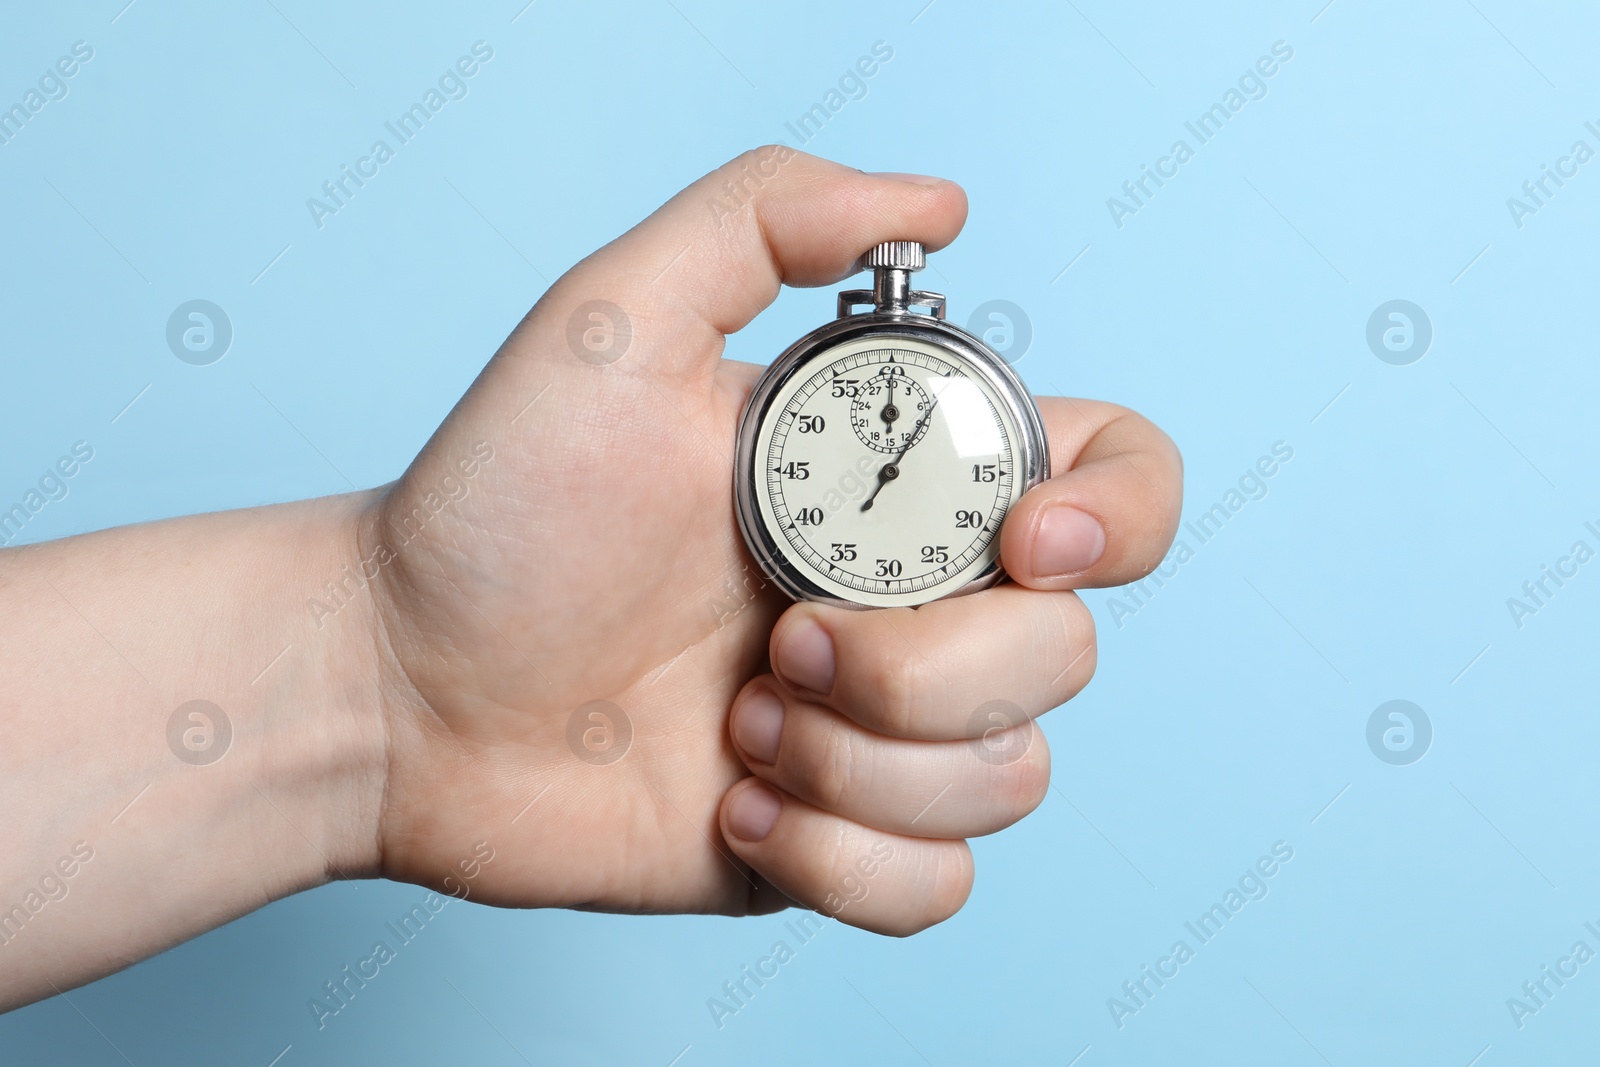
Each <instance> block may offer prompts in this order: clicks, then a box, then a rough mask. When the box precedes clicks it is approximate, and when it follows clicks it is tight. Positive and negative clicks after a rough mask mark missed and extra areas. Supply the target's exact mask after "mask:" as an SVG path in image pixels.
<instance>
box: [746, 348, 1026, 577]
mask: <svg viewBox="0 0 1600 1067" xmlns="http://www.w3.org/2000/svg"><path fill="white" fill-rule="evenodd" d="M890 409H892V410H890ZM1011 410H1012V407H1011V406H1009V405H1007V404H1006V403H1005V402H1004V401H1003V400H1002V399H1001V397H1000V396H999V394H998V393H997V392H996V391H995V386H994V385H993V384H991V382H990V380H989V378H988V376H986V375H985V374H984V373H982V371H981V370H979V369H977V368H974V367H973V366H972V365H971V364H970V363H968V362H967V360H966V359H965V357H963V356H961V355H959V354H957V353H956V352H953V351H950V350H947V349H945V348H943V347H941V346H938V345H934V344H931V343H929V342H926V341H923V340H920V339H914V338H909V337H892V336H891V337H888V338H885V337H883V336H881V335H879V336H874V337H868V338H861V339H858V340H855V341H847V342H844V343H842V344H840V345H837V346H835V347H833V348H831V349H829V350H827V351H826V352H825V353H823V354H822V355H821V356H818V357H814V358H813V359H812V360H811V361H810V362H808V363H807V364H806V367H805V369H804V370H803V371H801V372H800V373H797V374H795V375H794V376H793V377H792V378H790V379H789V380H788V381H787V382H785V383H784V384H783V385H782V386H781V387H780V388H779V389H778V390H777V392H776V393H775V395H774V396H773V399H772V403H771V404H770V406H769V407H768V408H767V413H766V415H765V416H764V418H763V419H762V424H761V427H760V429H759V430H758V434H759V437H758V439H757V442H756V450H755V456H756V463H757V465H758V469H757V471H756V472H755V473H756V488H757V493H756V496H757V504H758V508H759V510H760V513H761V518H762V521H763V522H764V523H765V524H766V526H767V528H768V531H769V533H770V534H771V535H772V539H773V541H774V542H775V543H776V544H777V545H778V546H779V547H780V549H781V550H782V551H783V554H784V556H785V558H786V559H787V561H788V563H789V564H790V565H791V566H793V567H795V568H797V569H799V570H800V571H801V572H802V573H803V574H804V576H805V577H807V578H808V579H809V580H810V581H811V582H812V584H814V585H816V586H817V587H819V588H820V589H822V590H823V591H824V592H826V593H828V594H829V595H831V596H837V597H839V598H841V599H845V600H849V601H852V602H854V603H859V604H867V605H872V606H891V605H902V606H908V605H914V604H921V603H925V602H927V601H930V600H935V599H938V598H939V597H941V596H945V595H947V594H949V593H952V592H954V591H955V590H957V589H959V588H960V587H961V586H963V585H965V584H967V583H968V582H970V581H972V580H973V579H974V578H976V577H978V576H979V575H981V574H983V573H985V572H986V571H987V570H988V568H989V566H990V565H991V564H992V563H994V561H995V559H996V558H997V557H998V555H999V551H1000V542H999V531H1000V523H1001V520H1003V519H1004V518H1005V515H1006V512H1007V510H1008V509H1009V508H1010V507H1011V505H1012V504H1014V503H1016V501H1017V498H1018V497H1019V496H1020V495H1021V493H1022V490H1023V489H1024V488H1025V487H1026V477H1027V472H1025V471H1024V472H1019V471H1018V464H1019V457H1020V456H1021V455H1022V454H1023V447H1024V446H1023V443H1022V442H1023V440H1024V438H1023V436H1022V435H1023V432H1024V431H1023V428H1022V427H1020V426H1018V425H1017V424H1016V423H1015V421H1014V417H1013V416H1012V415H1011V414H1010V412H1011Z"/></svg>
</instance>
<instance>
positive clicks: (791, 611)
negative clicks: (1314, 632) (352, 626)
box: [358, 148, 1181, 934]
mask: <svg viewBox="0 0 1600 1067" xmlns="http://www.w3.org/2000/svg"><path fill="white" fill-rule="evenodd" d="M730 181H732V182H733V183H735V187H737V188H740V189H742V190H745V191H746V193H747V194H748V195H747V199H745V200H744V202H743V204H742V206H741V207H739V208H738V210H736V211H732V212H730V211H729V210H728V206H727V205H728V200H727V193H726V189H727V188H729V186H728V185H727V183H729V182H730ZM752 185H753V186H754V189H753V192H751V191H750V189H751V186H752ZM714 204H715V205H717V206H716V207H714V206H713V205H714ZM965 214H966V200H965V196H964V194H963V193H962V191H961V190H960V189H959V188H958V187H957V186H956V185H954V184H952V183H950V182H943V181H933V180H931V179H928V180H924V179H914V178H913V179H905V178H903V177H901V176H874V175H867V174H862V173H860V172H858V171H854V170H851V169H849V168H846V167H842V166H838V165H836V164H832V163H829V162H826V161H823V160H820V159H816V158H813V157H810V156H806V155H804V154H801V153H796V152H793V151H792V150H789V149H783V148H774V149H765V150H762V151H761V152H759V153H750V154H747V155H745V156H743V157H740V158H739V159H737V160H735V161H733V162H732V163H730V164H729V165H728V166H726V167H724V168H722V169H720V170H718V171H716V172H713V173H712V174H710V175H708V176H706V177H705V178H703V179H701V180H700V181H698V182H696V183H695V184H694V185H691V186H690V187H689V188H688V189H686V190H684V191H683V192H682V193H680V194H679V195H678V196H676V197H675V198H673V199H672V200H671V201H670V202H669V203H667V204H666V205H665V206H664V207H662V208H661V209H660V210H659V211H657V212H656V213H655V214H654V215H652V216H651V217H650V218H649V219H647V220H645V221H644V222H643V223H641V224H640V225H639V226H638V227H636V228H635V229H633V230H632V231H630V232H629V233H627V234H625V235H624V236H623V237H621V238H619V239H618V240H617V241H615V242H613V243H612V244H610V245H608V246H607V247H605V248H604V249H601V250H600V251H599V252H597V253H595V254H594V255H592V256H590V257H589V258H587V259H585V260H584V261H583V262H581V263H579V264H578V265H577V266H576V267H574V268H573V269H572V270H571V271H570V272H569V273H568V274H567V275H566V276H564V277H563V278H562V279H561V280H560V281H558V282H557V283H556V285H554V286H553V287H552V288H551V289H550V290H549V292H547V293H546V294H545V295H544V296H543V297H542V298H541V299H540V300H539V302H538V304H537V306H535V307H534V308H533V310H532V311H531V312H529V314H528V316H527V317H526V318H525V319H524V320H523V322H522V323H521V324H520V325H519V326H518V327H517V329H516V330H515V331H514V332H513V333H512V335H511V336H510V337H509V338H508V339H507V341H506V342H505V344H504V345H503V346H502V348H501V350H500V351H499V352H498V353H497V354H496V356H495V358H494V359H493V361H492V362H491V363H490V364H489V366H488V367H487V368H486V369H485V370H484V372H483V374H482V375H481V376H480V377H479V378H478V380H477V382H476V383H475V384H474V385H473V386H472V388H471V389H470V390H469V391H468V393H467V394H466V396H465V397H463V399H462V400H461V402H460V403H459V404H458V405H457V406H456V408H455V410H454V411H453V412H452V413H451V415H450V416H449V417H448V418H447V419H446V421H445V423H444V424H443V425H442V426H441V427H440V429H439V430H438V432H437V433H436V434H435V435H434V437H433V439H432V440H431V441H430V442H429V443H428V445H427V447H426V448H425V449H424V450H423V452H422V454H421V455H420V456H419V457H418V458H417V460H416V462H415V463H413V464H412V466H411V468H410V469H409V470H408V471H407V473H406V474H405V476H404V477H403V478H402V479H401V480H400V481H399V482H397V483H395V485H394V486H392V487H391V488H390V489H389V490H388V491H387V492H386V493H384V494H383V495H382V496H381V497H379V498H377V499H375V501H374V502H373V503H372V505H371V506H370V507H369V508H368V509H367V511H366V513H365V514H364V515H363V516H362V518H361V520H360V522H359V523H358V528H359V531H360V534H359V540H360V545H359V552H360V555H361V557H362V558H363V559H364V560H376V561H378V564H379V565H378V567H377V570H378V573H379V577H377V578H376V579H375V580H374V581H373V583H372V589H373V594H374V608H375V611H374V612H373V616H372V617H373V619H374V620H375V621H374V625H375V626H376V629H377V633H376V635H375V636H376V641H375V645H376V648H377V652H376V653H375V656H376V660H375V662H376V666H375V668H374V671H375V672H376V674H375V677H376V684H377V686H378V691H379V693H380V694H381V697H382V703H383V707H384V712H383V714H384V719H385V725H386V732H387V746H388V754H387V779H386V785H385V787H384V789H383V792H382V795H383V801H382V811H381V817H380V819H379V824H378V831H377V842H376V846H377V848H378V855H379V857H380V858H379V859H378V861H377V864H376V865H377V867H378V868H379V870H380V871H381V873H382V874H384V875H387V876H389V877H393V878H399V879H405V880H410V881H415V882H419V883H422V884H424V885H429V886H432V887H436V888H440V889H442V890H444V891H447V892H449V891H455V889H456V887H457V886H459V885H460V883H459V881H458V880H457V881H455V883H454V884H452V881H451V880H452V877H453V876H454V878H455V879H459V872H458V870H457V865H458V863H459V862H460V861H461V860H463V859H464V858H466V857H469V856H471V855H472V854H473V847H474V843H475V842H478V841H486V842H488V843H489V844H490V845H491V846H492V847H493V848H494V850H495V852H494V855H495V860H494V862H493V863H492V864H489V865H486V866H483V867H482V868H481V869H477V868H474V872H475V877H474V878H473V879H472V881H471V885H470V893H471V895H472V896H473V898H474V899H478V900H482V901H485V902H488V903H493V904H500V905H510V906H522V907H543V906H566V907H585V908H594V909H600V910H608V911H634V912H717V913H723V914H731V915H741V914H750V913H760V912H767V911H773V910H777V909H781V908H783V907H787V906H788V905H789V904H790V902H791V901H798V902H799V903H801V904H803V905H805V906H808V907H812V908H817V909H820V910H824V911H826V912H828V913H829V914H833V915H836V917H838V918H839V919H841V920H843V921H845V922H848V923H851V924H853V925H857V926H861V927H864V928H867V929H871V930H877V931H882V932H886V933H896V934H904V933H910V932H914V931H916V930H919V929H922V928H924V927H926V926H928V925H930V924H932V923H936V922H939V921H941V920H943V919H945V918H947V917H948V916H950V915H951V914H953V913H954V912H955V911H956V910H957V909H958V908H959V907H960V906H961V904H962V903H963V902H964V901H965V899H966V897H967V895H968V892H969V890H970V888H971V884H972V878H973V868H972V860H971V854H970V851H969V850H968V848H967V846H966V843H965V841H964V840H963V839H964V838H966V837H969V836H974V835H979V834H986V833H991V832H993V831H995V830H998V829H1001V828H1002V827H1004V826H1007V825H1009V824H1011V823H1012V822H1015V821H1016V820H1017V819H1019V818H1021V817H1022V816H1023V815H1025V814H1027V813H1028V812H1029V811H1031V810H1032V809H1033V808H1034V807H1035V806H1036V805H1037V804H1038V803H1039V802H1040V801H1041V800H1042V799H1043V796H1044V793H1045V790H1046V788H1047V787H1048V781H1049V756H1048V751H1047V746H1046V745H1045V743H1044V740H1043V737H1042V736H1041V735H1039V734H1038V733H1037V732H1036V731H1035V729H1034V727H1033V725H1032V723H1031V717H1032V716H1036V715H1039V714H1042V713H1043V712H1045V711H1047V710H1049V709H1050V708H1052V707H1054V706H1056V705H1058V704H1060V703H1062V702H1063V701H1066V700H1068V699H1070V698H1071V697H1072V696H1073V695H1074V694H1075V693H1077V692H1078V690H1079V689H1080V688H1081V687H1082V686H1083V685H1084V684H1085V683H1086V682H1087V681H1088V680H1089V677H1090V675H1091V674H1092V673H1093V670H1094V665H1095V651H1094V634H1093V624H1092V621H1091V619H1090V617H1089V612H1088V610H1087V609H1086V608H1085V607H1084V606H1083V604H1082V603H1081V602H1080V601H1079V600H1078V598H1077V596H1076V595H1074V593H1072V592H1071V590H1073V589H1077V588H1082V587H1086V586H1096V585H1111V584H1120V583H1122V582H1125V581H1128V580H1131V579H1134V578H1137V577H1141V576H1143V575H1144V574H1146V573H1148V572H1149V571H1150V570H1151V569H1152V568H1153V567H1154V566H1155V565H1156V564H1157V563H1158V562H1159V561H1160V559H1161V558H1162V555H1163V553H1164V552H1165V550H1166V548H1167V546H1168V545H1169V543H1170V542H1171V539H1172V536H1173V533H1174V531H1175V528H1176V525H1177V520H1178V511H1179V502H1180V500H1179V498H1180V492H1181V462H1180V460H1179V457H1178V454H1177V451H1176V449H1175V448H1174V447H1173V445H1172V444H1171V442H1170V441H1169V440H1168V439H1167V438H1166V437H1165V436H1164V435H1163V434H1162V433H1161V432H1160V431H1159V430H1157V429H1156V428H1155V427H1154V426H1152V425H1151V424H1150V423H1149V422H1147V421H1146V420H1144V419H1142V418H1141V417H1139V416H1137V415H1135V414H1132V413H1130V412H1127V411H1125V410H1123V409H1120V408H1117V407H1114V406H1111V405H1107V404H1099V403H1095V402H1091V401H1071V400H1050V399H1045V400H1041V401H1040V407H1041V411H1042V413H1043V415H1044V418H1045V421H1046V425H1047V427H1048V433H1049V439H1050V445H1051V468H1052V470H1054V471H1056V472H1057V474H1056V476H1055V477H1054V478H1052V479H1051V480H1050V481H1049V482H1048V483H1046V484H1044V485H1041V486H1039V487H1036V488H1035V489H1034V490H1032V491H1031V492H1029V493H1028V494H1027V495H1026V496H1025V497H1024V498H1023V499H1022V500H1021V501H1020V502H1019V503H1018V504H1017V505H1016V506H1015V507H1014V508H1013V509H1012V511H1011V513H1010V515H1009V516H1008V518H1007V519H1006V522H1005V526H1004V529H1003V530H1002V535H1001V544H1002V558H1003V561H1004V564H1005V567H1006V569H1007V571H1008V572H1009V574H1010V575H1011V577H1012V579H1013V582H1011V583H1005V584H1002V585H1000V586H997V587H994V588H991V589H988V590H984V591H982V592H979V593H975V594H972V595H970V596H965V597H959V598H956V599H952V600H945V601H939V602H935V603H933V604H929V605H926V606H924V607H922V608H920V609H917V610H909V609H892V610H885V611H862V612H855V611H849V610H844V609H838V608H832V607H826V606H822V605H817V604H796V605H790V604H789V603H788V602H787V600H785V599H784V598H782V596H781V594H778V593H777V592H776V591H775V590H773V589H772V588H771V587H770V586H764V583H762V581H761V577H760V575H759V573H758V572H757V571H756V570H755V569H754V567H753V566H752V564H751V562H750V559H749V556H748V555H747V553H746V551H745V548H744V546H743V544H742V542H741V540H740V537H739V533H738V529H737V525H736V521H735V518H734V510H733V502H732V462H733V461H732V452H733V444H734V439H735V432H736V427H737V422H738V418H739V414H740V410H741V407H742V405H743V402H744V399H745V397H746V395H747V393H748V391H749V389H750V387H751V386H752V384H753V383H754V381H755V379H756V377H757V375H758V374H759V373H760V371H761V368H760V367H759V366H756V365H752V364H746V363H738V362H733V361H730V360H725V359H723V358H721V356H722V352H723V347H724V338H725V336H726V335H728V334H732V333H734V332H736V331H737V330H739V329H740V328H742V327H743V326H744V325H745V324H747V323H748V322H749V321H750V320H751V319H752V318H754V317H755V315H756V314H757V313H759V312H760V311H761V310H762V309H763V308H764V307H766V306H767V305H768V304H769V303H771V301H772V300H773V299H774V298H775V297H776V295H777V293H778V289H779V286H780V284H789V285H798V286H817V285H825V284H829V283H832V282H835V281H837V280H839V279H840V278H842V277H844V276H846V275H847V274H848V273H850V271H851V269H852V266H853V264H854V262H855V261H856V260H857V259H858V257H859V256H860V255H861V254H862V253H863V252H864V251H865V250H867V249H869V248H871V247H872V246H873V245H875V244H877V243H879V242H882V241H886V240H915V241H920V242H922V243H923V244H925V245H926V246H927V247H928V248H929V249H930V250H932V249H938V248H941V247H943V246H945V245H947V244H949V243H950V241H951V240H953V239H954V238H955V236H956V234H957V233H958V231H959V230H960V228H961V226H962V223H963V222H964V221H965ZM594 301H605V302H608V303H609V304H610V305H614V308H617V309H621V311H622V312H623V313H624V314H625V315H626V319H627V323H628V331H627V332H626V334H624V333H623V332H618V333H617V334H616V335H615V336H614V337H613V338H612V339H611V345H610V347H609V348H607V349H603V350H602V351H601V352H599V353H591V352H589V351H588V350H587V349H583V348H581V346H575V345H574V344H573V343H572V339H573V338H574V337H577V336H581V334H582V331H583V330H585V329H587V328H589V327H590V326H591V325H595V324H596V323H595V322H592V321H591V320H590V319H589V317H588V314H589V311H590V310H593V308H592V306H591V302H594ZM596 321H597V322H598V325H600V326H601V328H602V329H603V328H604V326H605V323H604V322H603V321H598V320H596ZM614 325H615V323H614ZM580 353H581V355H582V357H583V358H580ZM612 356H614V357H615V358H614V359H613V360H611V361H607V359H608V358H610V357H612ZM463 463H465V464H466V466H462V464H463ZM468 470H471V471H472V474H471V476H470V479H469V480H467V481H465V482H464V481H463V478H464V477H465V472H466V471H468ZM449 479H453V480H449ZM461 485H466V486H467V491H465V493H464V495H460V494H446V495H448V496H450V500H449V501H448V502H446V503H443V504H442V506H439V505H440V504H441V500H442V497H441V486H461ZM430 494H431V496H430ZM457 497H459V498H457ZM763 586H764V587H763ZM996 700H999V701H1006V702H1009V704H1010V705H1014V706H1015V707H1016V708H1017V709H1019V712H1020V716H1021V718H1020V720H1019V721H1018V722H1017V724H1016V725H1013V726H1011V727H1010V728H1009V729H1007V730H1005V731H1003V732H999V733H996V732H995V731H994V727H995V725H996V724H995V722H994V721H991V720H988V719H986V718H985V717H984V713H983V711H982V710H981V709H983V708H984V706H985V705H986V704H988V703H989V702H991V701H996ZM592 701H606V702H609V703H610V704H612V705H615V707H616V708H617V709H620V710H621V713H622V716H618V715H616V714H615V713H614V712H610V713H607V714H609V716H610V719H611V720H613V721H611V722H610V723H609V726H610V728H611V729H612V730H613V731H614V733H613V734H612V736H611V741H610V743H611V744H612V745H614V746H619V747H620V746H622V745H624V744H626V745H627V747H626V749H625V751H622V754H621V755H620V758H614V759H612V760H611V761H610V762H602V761H599V760H597V759H595V757H596V756H601V757H608V756H615V755H616V752H617V749H616V748H613V749H611V750H610V751H609V752H601V753H593V752H590V751H589V750H588V749H586V748H584V747H583V746H582V745H578V746H576V747H574V746H573V745H572V744H570V743H569V726H570V725H571V723H572V721H573V719H574V716H575V714H576V715H577V717H578V727H577V729H578V730H579V731H582V730H584V729H588V728H591V727H593V728H595V729H599V730H601V731H602V733H603V732H604V729H605V727H606V725H607V724H606V723H604V722H602V721H601V720H590V719H588V718H587V715H588V714H589V712H590V711H593V710H595V709H594V708H593V707H590V708H587V709H586V708H585V706H586V705H589V703H590V702H592ZM730 711H731V715H732V719H731V729H730ZM623 717H625V718H623ZM629 727H631V741H624V740H623V734H624V733H626V732H628V729H627V728H629ZM985 731H989V733H988V736H987V737H985V736H984V734H985ZM974 738H979V740H976V741H974V740H973V739H974ZM586 756H587V757H590V758H585V757H586ZM869 869H870V870H871V872H872V873H871V876H870V877H871V885H870V889H871V891H870V893H867V892H866V891H865V890H864V889H863V890H860V891H859V892H857V891H855V890H853V889H852V888H850V887H854V886H856V885H859V884H860V882H861V878H862V877H863V875H864V872H866V871H868V870H869ZM851 898H855V899H851Z"/></svg>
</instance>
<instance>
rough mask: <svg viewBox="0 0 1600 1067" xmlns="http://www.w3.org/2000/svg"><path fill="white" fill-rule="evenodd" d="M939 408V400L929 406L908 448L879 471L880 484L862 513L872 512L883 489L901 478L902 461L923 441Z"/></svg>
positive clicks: (910, 439) (865, 503)
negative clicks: (934, 410) (927, 426)
mask: <svg viewBox="0 0 1600 1067" xmlns="http://www.w3.org/2000/svg"><path fill="white" fill-rule="evenodd" d="M938 406H939V401H938V400H935V401H934V402H933V403H931V404H929V405H928V410H927V411H924V412H923V413H922V418H920V419H918V420H917V424H916V426H914V427H912V429H911V436H910V437H909V438H908V439H907V440H906V447H904V448H902V449H901V450H900V454H899V455H898V456H896V457H894V459H892V460H890V461H889V462H888V463H885V464H884V465H883V467H882V469H880V470H879V471H878V484H877V485H876V486H874V487H873V489H872V495H871V496H869V497H867V499H866V500H864V501H862V504H861V510H862V511H871V510H872V502H873V501H874V500H876V499H877V498H878V494H879V493H880V492H882V491H883V487H884V486H886V485H888V484H889V483H890V482H892V481H894V480H895V479H896V478H898V477H900V461H901V460H903V459H905V458H906V453H907V452H910V451H911V446H912V445H914V444H916V443H917V442H918V441H920V440H922V436H921V435H922V429H923V427H924V426H925V425H927V422H928V420H929V419H930V418H932V417H933V409H934V408H936V407H938Z"/></svg>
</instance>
